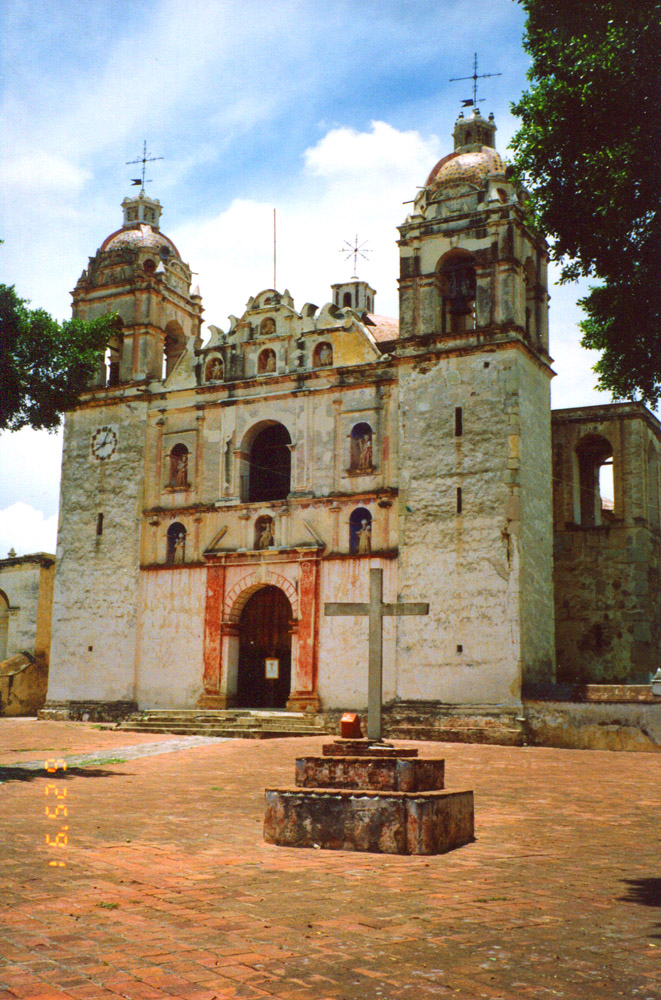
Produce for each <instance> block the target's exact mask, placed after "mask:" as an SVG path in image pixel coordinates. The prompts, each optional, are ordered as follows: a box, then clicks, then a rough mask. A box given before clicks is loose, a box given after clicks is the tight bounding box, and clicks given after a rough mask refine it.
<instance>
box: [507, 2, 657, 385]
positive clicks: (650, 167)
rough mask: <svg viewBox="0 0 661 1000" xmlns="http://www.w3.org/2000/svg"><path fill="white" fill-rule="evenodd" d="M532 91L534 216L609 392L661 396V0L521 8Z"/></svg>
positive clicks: (522, 131)
mask: <svg viewBox="0 0 661 1000" xmlns="http://www.w3.org/2000/svg"><path fill="white" fill-rule="evenodd" d="M519 2H520V3H521V4H522V6H523V7H524V8H525V10H526V12H527V15H528V18H527V22H526V34H525V38H524V47H525V49H526V51H527V52H528V53H529V54H530V55H531V57H532V66H531V68H530V70H529V74H528V76H529V79H530V81H531V87H530V90H529V91H528V92H526V93H525V94H523V96H522V97H521V99H520V101H519V102H518V103H517V104H515V105H514V106H513V111H514V114H515V115H517V116H518V117H519V118H520V119H521V127H520V128H519V131H518V132H517V134H516V135H515V137H514V139H513V140H512V148H513V149H514V150H515V165H516V168H517V172H518V175H519V177H520V179H521V180H522V181H523V183H524V184H525V185H526V186H527V187H528V189H529V191H530V193H531V204H530V207H531V212H532V215H533V220H534V223H535V224H536V226H537V228H538V229H539V231H540V232H543V233H545V234H546V235H547V236H548V238H549V240H550V244H551V256H552V259H554V260H556V261H558V262H559V263H560V264H561V265H562V270H561V280H562V281H571V280H575V279H576V278H578V277H581V276H591V277H594V278H597V279H599V280H600V284H599V285H596V286H594V287H592V288H591V289H590V292H589V294H588V295H587V296H586V297H585V298H583V299H581V300H580V305H581V306H582V307H583V310H584V312H585V314H586V318H585V319H584V321H583V322H582V323H581V328H582V332H583V339H582V344H583V346H584V347H589V348H596V349H597V350H599V351H600V352H601V358H600V360H599V361H598V362H597V365H596V366H595V371H596V372H597V375H598V385H599V388H602V389H607V390H609V391H611V392H612V393H613V395H614V397H616V398H620V399H634V398H640V399H643V400H644V401H646V402H649V403H651V404H655V403H656V402H657V400H658V399H659V396H660V395H661V350H660V347H661V316H660V310H659V302H660V301H661V294H660V291H661V219H660V217H659V198H660V192H661V185H660V183H659V164H660V162H661V142H660V140H661V135H660V130H659V121H660V120H661V116H660V114H659V107H658V105H659V95H660V94H661V55H660V53H661V0H572V2H570V0H519Z"/></svg>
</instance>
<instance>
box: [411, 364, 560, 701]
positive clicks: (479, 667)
mask: <svg viewBox="0 0 661 1000" xmlns="http://www.w3.org/2000/svg"><path fill="white" fill-rule="evenodd" d="M526 366H529V368H530V369H531V371H532V370H533V363H532V362H530V361H527V360H524V359H523V356H522V355H520V354H519V352H517V351H516V350H513V349H507V350H501V351H497V352H494V353H490V354H486V353H483V352H480V353H477V352H476V353H474V354H468V355H465V356H460V357H455V358H451V357H450V358H442V357H441V358H439V359H438V361H436V362H435V363H434V362H431V361H425V362H424V364H422V363H421V364H417V365H415V364H411V365H410V366H409V367H408V368H404V367H403V366H402V368H400V387H399V395H400V429H399V468H400V484H399V485H400V500H399V525H400V543H399V544H400V548H399V581H400V588H401V593H402V599H405V600H428V601H429V602H430V605H431V609H430V619H429V622H428V623H426V624H424V625H422V627H421V625H420V623H419V622H417V620H415V619H402V621H401V623H400V629H399V640H398V651H399V655H400V658H401V665H400V670H399V694H400V697H402V698H405V699H416V700H417V699H420V700H427V699H436V700H439V701H442V702H454V703H458V704H466V703H473V704H482V703H486V704H494V703H495V704H516V702H517V701H518V698H519V694H520V677H521V669H522V659H523V656H524V655H526V656H529V657H533V656H535V655H536V656H540V658H543V659H547V660H548V659H549V655H551V656H552V643H551V649H549V635H548V627H547V626H545V625H544V623H541V626H540V633H539V634H540V645H541V654H540V653H539V651H537V650H534V649H528V650H524V646H523V643H524V641H525V637H523V636H522V633H521V623H520V615H521V611H522V592H521V590H522V578H521V552H520V546H519V545H518V544H517V541H516V538H514V537H513V532H512V531H511V529H512V524H511V523H510V533H509V534H508V533H507V532H506V531H505V529H506V527H507V524H508V518H509V520H510V522H511V521H512V520H513V519H512V518H511V514H512V513H517V510H515V509H514V508H513V505H512V499H511V498H512V495H513V494H512V490H511V488H510V487H511V486H512V480H513V479H514V478H518V482H519V485H520V490H521V493H519V494H518V496H519V497H521V494H522V493H523V491H524V489H525V488H526V487H527V486H528V485H529V483H530V482H531V481H532V478H533V476H534V473H533V471H532V470H531V471H530V473H528V471H527V470H526V476H525V478H523V479H522V478H521V477H520V469H521V466H522V465H527V464H528V463H529V462H530V460H531V457H532V456H534V455H535V452H536V448H537V447H539V448H541V450H542V453H544V451H546V452H548V425H547V424H545V422H544V419H543V417H542V418H541V419H539V420H537V421H534V422H533V426H532V428H531V429H530V431H529V429H528V427H527V425H526V427H525V429H523V428H522V427H519V422H518V420H517V423H515V424H513V423H511V422H510V416H517V411H519V418H520V411H521V409H523V410H524V412H525V413H526V416H527V415H528V412H529V411H530V410H531V409H532V408H533V407H534V405H535V404H536V403H539V401H540V395H541V390H539V389H538V388H537V387H536V380H537V379H539V380H542V379H543V380H544V382H546V377H545V376H544V375H543V374H542V373H541V372H533V373H532V374H528V373H527V371H526ZM456 407H461V408H462V419H463V433H462V435H461V436H456V435H455V408H456ZM517 428H518V429H520V431H521V435H523V434H524V433H525V434H528V433H530V440H529V441H528V442H526V445H525V448H519V447H518V445H519V444H520V442H519V441H517V440H511V438H516V437H518V435H517V434H513V430H514V431H516V430H517ZM536 437H539V439H540V440H539V441H536V440H535V438H536ZM517 449H518V457H517V464H518V468H512V464H513V463H512V462H511V458H512V454H513V451H516V450H517ZM512 473H517V476H516V477H514V476H513V475H512ZM458 488H460V489H461V491H462V492H461V503H462V510H461V513H459V512H458V510H457V490H458ZM546 502H547V500H546V493H545V490H544V489H543V488H542V489H541V490H540V491H539V492H538V494H535V495H533V496H532V497H531V498H530V501H529V502H528V498H527V497H526V501H525V503H524V502H523V501H522V500H520V501H519V503H520V504H521V507H520V510H518V512H519V515H520V516H524V517H526V518H527V517H529V516H532V515H533V514H534V511H535V508H536V507H543V506H544V504H545V503H546ZM519 519H520V517H519ZM526 531H527V535H528V537H529V540H530V542H531V543H532V544H533V545H535V544H537V545H538V547H539V552H538V554H533V555H532V556H528V555H527V554H524V559H529V560H530V562H529V564H527V566H528V565H529V567H530V568H529V569H528V568H527V570H526V571H527V572H528V573H529V574H530V573H532V572H533V571H534V568H535V566H536V565H537V566H538V567H539V566H540V565H542V566H544V565H545V566H546V567H547V569H546V580H541V581H540V582H539V588H540V593H539V594H538V595H535V594H533V595H531V596H530V597H529V598H527V599H528V600H529V601H530V603H531V605H532V606H533V607H534V606H535V604H537V605H538V606H541V607H546V608H548V609H549V617H550V603H549V602H550V596H551V580H550V565H549V562H548V555H547V554H545V549H546V548H547V540H546V539H544V537H543V530H542V533H541V534H542V540H541V542H539V543H535V540H534V537H532V536H533V532H532V530H528V529H527V528H526ZM460 647H461V648H460Z"/></svg>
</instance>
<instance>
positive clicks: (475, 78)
mask: <svg viewBox="0 0 661 1000" xmlns="http://www.w3.org/2000/svg"><path fill="white" fill-rule="evenodd" d="M502 75H503V74H502V73H478V71H477V52H476V53H475V57H474V59H473V75H472V76H451V77H450V83H454V82H456V81H457V80H472V81H473V100H472V101H471V99H470V97H469V98H467V99H466V100H464V101H462V102H461V106H462V108H468V107H469V106H470V105H471V104H472V105H473V107H474V108H476V107H477V105H478V104H479V103H480V102H481V101H483V100H484V98H483V97H480V99H479V101H478V98H477V81H478V80H482V79H484V78H485V77H487V76H502Z"/></svg>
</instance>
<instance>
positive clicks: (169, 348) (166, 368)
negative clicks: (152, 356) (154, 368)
mask: <svg viewBox="0 0 661 1000" xmlns="http://www.w3.org/2000/svg"><path fill="white" fill-rule="evenodd" d="M185 347H186V337H185V335H184V331H183V330H182V328H181V326H180V325H179V323H177V322H176V321H175V320H172V321H171V322H170V323H168V324H167V326H166V327H165V337H164V340H163V378H167V377H168V375H169V374H170V372H171V371H172V369H173V368H174V366H175V365H176V363H177V361H178V360H179V358H180V357H181V355H182V354H183V352H184V349H185Z"/></svg>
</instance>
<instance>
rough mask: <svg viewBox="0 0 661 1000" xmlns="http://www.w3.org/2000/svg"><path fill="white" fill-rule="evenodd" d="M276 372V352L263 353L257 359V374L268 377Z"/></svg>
mask: <svg viewBox="0 0 661 1000" xmlns="http://www.w3.org/2000/svg"><path fill="white" fill-rule="evenodd" d="M274 371H275V351H262V353H261V354H260V355H259V358H258V359H257V372H258V373H259V374H260V375H268V374H270V373H271V372H274Z"/></svg>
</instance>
